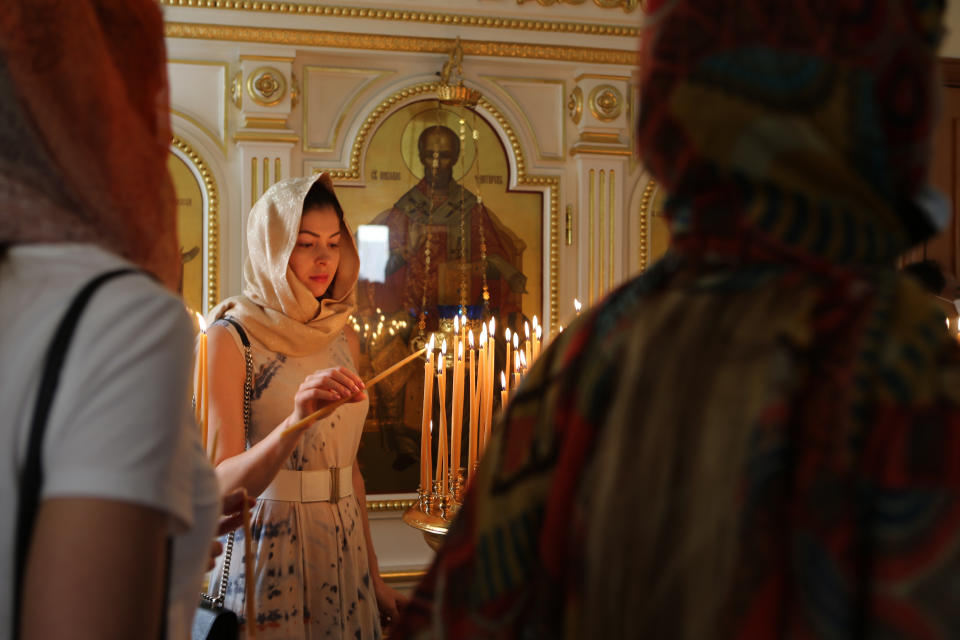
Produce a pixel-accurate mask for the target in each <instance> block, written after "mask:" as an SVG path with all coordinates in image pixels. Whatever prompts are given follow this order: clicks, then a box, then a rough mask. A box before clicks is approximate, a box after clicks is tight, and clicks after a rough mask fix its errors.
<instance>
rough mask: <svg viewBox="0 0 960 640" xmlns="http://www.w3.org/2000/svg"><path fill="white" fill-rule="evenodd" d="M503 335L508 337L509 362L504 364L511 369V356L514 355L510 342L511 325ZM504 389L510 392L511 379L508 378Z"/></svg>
mask: <svg viewBox="0 0 960 640" xmlns="http://www.w3.org/2000/svg"><path fill="white" fill-rule="evenodd" d="M503 335H504V337H505V338H506V339H507V363H506V365H504V366H506V368H507V370H509V369H510V358H511V356H513V344H512V343H511V342H510V327H507V329H506V330H505V331H504V332H503ZM504 390H505V391H506V392H507V393H510V381H509V380H507V382H506V386H505V387H504Z"/></svg>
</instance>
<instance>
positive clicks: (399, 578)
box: [380, 569, 427, 583]
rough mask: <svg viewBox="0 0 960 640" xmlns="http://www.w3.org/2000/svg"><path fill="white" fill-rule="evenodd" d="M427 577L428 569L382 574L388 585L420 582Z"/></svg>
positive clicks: (384, 572) (385, 572)
mask: <svg viewBox="0 0 960 640" xmlns="http://www.w3.org/2000/svg"><path fill="white" fill-rule="evenodd" d="M425 575H427V570H426V569H416V570H413V571H383V572H381V573H380V577H381V578H383V581H384V582H387V583H397V582H420V579H421V578H423V576H425Z"/></svg>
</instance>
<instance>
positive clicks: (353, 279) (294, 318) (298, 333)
mask: <svg viewBox="0 0 960 640" xmlns="http://www.w3.org/2000/svg"><path fill="white" fill-rule="evenodd" d="M316 182H322V183H323V184H324V185H325V186H326V187H327V188H328V189H330V191H331V192H332V191H333V182H332V181H331V180H330V176H329V174H326V173H323V174H320V175H319V176H308V177H305V178H292V179H290V180H283V181H281V182H278V183H277V184H275V185H273V186H272V187H270V188H269V189H268V190H267V192H266V193H264V194H263V195H262V196H261V197H260V199H259V200H257V203H256V204H255V205H253V209H252V210H251V211H250V217H249V219H248V220H247V260H246V264H245V265H244V268H243V280H244V287H243V295H242V296H235V297H232V298H228V299H226V300H224V301H223V302H221V303H220V304H218V305H217V306H216V307H215V308H214V309H213V310H212V311H211V312H210V313H209V316H210V319H211V320H217V319H218V318H222V317H223V316H225V315H230V316H231V317H233V318H235V319H237V320H238V321H239V322H240V324H242V325H243V327H244V329H246V330H247V332H248V333H250V334H251V335H252V336H253V337H255V338H256V339H257V340H259V341H260V342H261V343H263V344H264V345H265V346H266V347H267V348H268V349H270V350H272V351H276V352H278V353H284V354H287V355H290V356H303V355H307V354H310V353H315V352H316V351H318V350H320V349H322V348H323V347H324V346H326V345H327V344H328V343H329V342H330V341H331V340H332V339H333V338H334V337H335V336H336V335H337V334H338V333H340V331H341V329H343V326H344V325H345V324H346V322H347V318H348V317H349V315H350V314H351V313H352V312H353V310H354V309H355V308H356V286H357V276H358V274H359V272H360V258H359V255H358V254H357V245H356V243H355V242H354V239H353V234H352V233H351V231H350V228H349V227H348V226H347V224H346V222H344V221H341V222H340V229H341V238H340V266H339V267H338V268H337V274H336V276H335V277H334V279H333V282H332V283H331V285H330V286H331V288H332V290H331V291H330V296H329V297H328V298H324V299H323V300H322V301H320V302H318V301H317V299H316V298H314V297H313V295H312V294H311V293H310V291H309V289H307V287H306V286H305V285H304V284H303V283H302V282H300V281H299V280H298V279H297V276H296V275H294V273H293V271H292V270H291V269H290V266H289V261H290V253H291V252H292V251H293V247H294V245H295V244H296V241H297V233H298V231H299V230H300V218H301V216H302V215H303V201H304V199H305V198H306V196H307V192H308V191H310V187H312V186H313V185H314V183H316Z"/></svg>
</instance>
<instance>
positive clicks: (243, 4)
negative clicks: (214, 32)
mask: <svg viewBox="0 0 960 640" xmlns="http://www.w3.org/2000/svg"><path fill="white" fill-rule="evenodd" d="M160 4H161V5H166V6H168V7H188V8H194V9H231V10H234V11H254V12H259V13H280V14H285V13H286V14H298V15H313V16H324V17H335V18H363V19H366V20H395V21H399V22H425V23H428V24H440V25H444V24H446V25H451V24H455V25H459V26H464V27H487V28H493V29H511V30H521V31H546V32H552V33H582V34H588V35H598V36H617V37H623V38H635V37H637V36H638V35H640V29H639V28H638V27H627V26H620V25H615V24H593V23H587V22H566V21H556V20H525V19H522V18H500V17H494V16H478V15H466V14H461V13H444V12H440V11H410V10H406V9H403V10H399V9H398V10H391V9H380V8H375V7H356V6H346V5H330V6H320V5H315V4H306V3H302V2H250V1H248V0H160Z"/></svg>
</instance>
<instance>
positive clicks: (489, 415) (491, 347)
mask: <svg viewBox="0 0 960 640" xmlns="http://www.w3.org/2000/svg"><path fill="white" fill-rule="evenodd" d="M496 331H497V321H496V318H490V330H489V331H488V332H487V340H488V343H487V380H486V387H487V396H486V401H487V409H486V421H485V422H484V428H483V446H482V447H480V451H481V453H482V452H483V450H484V449H486V447H487V441H488V440H489V438H490V425H491V424H492V423H493V367H494V360H495V359H496V335H497V333H496Z"/></svg>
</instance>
